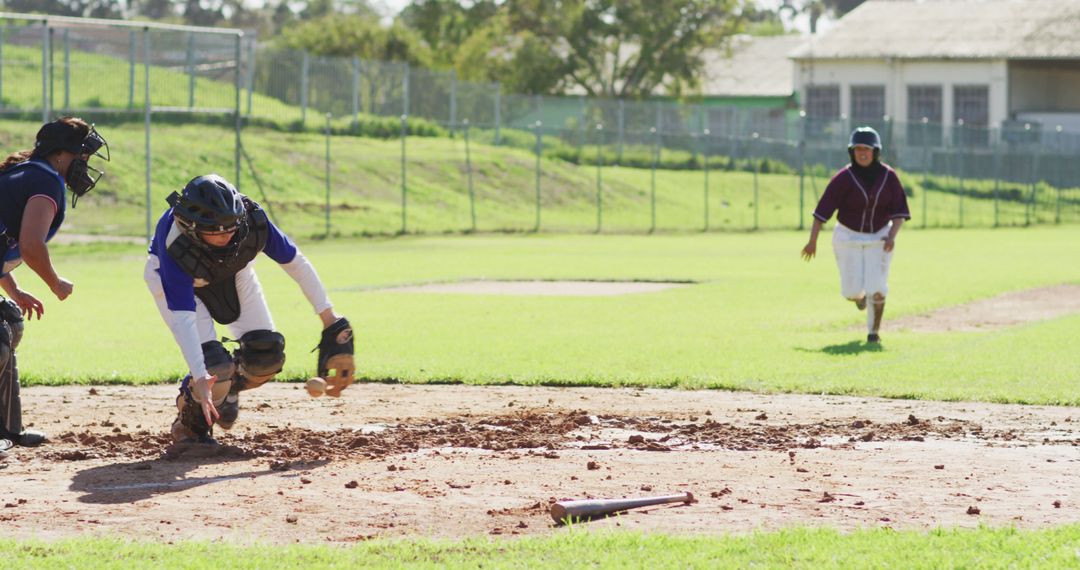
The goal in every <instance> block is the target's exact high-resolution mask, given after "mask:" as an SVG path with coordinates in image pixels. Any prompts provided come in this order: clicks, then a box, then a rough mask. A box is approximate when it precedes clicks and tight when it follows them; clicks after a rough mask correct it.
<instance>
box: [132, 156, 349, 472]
mask: <svg viewBox="0 0 1080 570" xmlns="http://www.w3.org/2000/svg"><path fill="white" fill-rule="evenodd" d="M168 202H169V205H170V208H169V209H167V210H166V211H165V213H164V214H163V215H162V216H161V219H160V220H159V221H158V224H157V229H156V232H155V234H154V238H153V240H152V241H151V243H150V252H149V253H150V255H149V256H148V257H147V261H146V269H145V272H144V278H145V280H146V284H147V286H148V287H149V288H150V292H151V293H152V294H153V296H154V301H155V302H156V303H157V307H158V310H159V311H160V312H161V316H162V318H164V319H165V323H166V324H167V325H168V326H169V329H170V330H171V331H172V333H173V338H174V339H175V340H176V343H177V344H178V345H179V346H180V351H181V352H182V353H183V355H184V360H185V361H186V362H187V365H188V370H189V374H188V376H187V377H186V378H184V379H183V381H182V382H181V385H180V395H179V396H178V397H177V398H176V407H177V417H176V420H175V421H174V422H173V425H172V437H173V441H174V444H176V446H181V447H183V446H190V444H194V445H206V446H216V445H217V441H215V440H214V438H213V426H214V424H215V423H216V424H217V425H218V426H220V427H221V428H222V429H225V430H227V429H230V428H231V427H232V426H233V423H234V422H235V421H236V419H237V416H238V415H239V412H240V396H239V393H240V392H241V391H243V390H250V389H252V388H258V387H259V386H262V385H263V384H264V383H266V382H268V381H269V380H270V379H272V378H273V377H274V376H275V375H276V374H277V373H278V372H281V369H282V366H283V365H284V364H285V337H284V336H283V335H282V334H281V333H279V332H277V331H276V330H274V322H273V320H272V319H271V317H270V310H269V308H268V307H267V305H266V298H265V297H264V296H263V292H262V286H261V285H260V284H259V280H258V277H256V275H255V270H254V261H255V258H256V257H257V256H258V254H259V253H265V254H266V255H267V256H268V257H269V258H270V259H272V260H274V261H275V262H277V263H278V264H279V265H280V266H281V267H282V269H284V270H285V272H286V273H287V274H288V275H289V276H290V277H292V278H293V280H295V281H296V282H297V284H299V285H300V289H301V290H302V291H303V293H304V296H305V297H307V300H308V302H310V303H311V305H312V307H313V308H314V310H315V313H316V314H318V315H319V319H320V320H321V321H322V325H323V332H322V338H321V340H320V342H319V346H318V350H319V356H318V362H317V367H318V373H319V375H320V376H323V377H325V379H326V381H327V384H328V385H329V388H328V389H327V391H326V393H327V394H329V395H331V396H340V395H341V391H342V390H343V389H345V388H346V387H348V386H349V385H350V384H351V383H352V382H353V379H354V377H355V376H354V374H355V367H354V365H353V338H352V327H351V326H350V325H349V321H348V320H346V319H345V318H344V317H342V316H340V315H338V314H337V313H335V312H334V310H333V305H332V304H331V303H330V299H329V298H328V297H327V295H326V290H325V289H324V288H323V285H322V282H321V281H320V279H319V276H318V274H317V273H316V272H315V268H314V267H312V265H311V263H309V262H308V260H307V258H306V257H304V254H302V253H301V252H300V250H299V249H298V248H297V247H296V245H295V244H294V243H293V242H292V240H290V239H289V237H288V236H287V235H285V234H284V233H282V232H281V230H279V229H278V228H277V226H275V225H274V223H273V222H271V221H270V219H269V218H268V217H267V215H266V213H265V212H264V211H263V209H262V208H260V207H259V205H258V204H257V203H255V202H254V201H252V200H251V199H249V198H248V197H247V196H244V195H243V194H240V193H239V192H238V191H237V190H236V188H235V187H233V185H232V184H230V183H229V182H228V181H227V180H225V179H224V178H222V177H220V176H218V175H216V174H208V175H205V176H199V177H196V178H194V179H192V180H191V181H190V182H188V184H187V186H185V187H184V189H183V191H182V192H181V193H176V192H174V193H173V194H172V195H170V196H169V197H168ZM214 323H219V324H222V325H226V327H227V328H228V330H229V333H230V334H231V335H232V336H233V337H234V338H235V339H237V340H236V341H230V342H236V343H237V344H238V345H239V347H238V348H237V349H236V350H235V351H233V352H231V353H230V352H229V351H228V350H227V349H226V348H225V345H224V344H222V342H221V341H219V340H218V337H217V333H216V331H215V324H214ZM222 340H225V341H228V339H225V338H222ZM174 447H175V446H174ZM180 453H183V451H182V450H181V451H180Z"/></svg>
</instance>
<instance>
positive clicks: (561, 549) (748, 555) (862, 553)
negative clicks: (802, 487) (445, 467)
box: [0, 525, 1080, 570]
mask: <svg viewBox="0 0 1080 570" xmlns="http://www.w3.org/2000/svg"><path fill="white" fill-rule="evenodd" d="M1078 548H1080V527H1077V526H1075V525H1070V526H1064V527H1059V528H1055V529H1048V530H1037V531H1028V530H1016V529H1008V528H1004V529H991V528H979V529H974V530H959V529H955V530H933V531H930V532H919V531H904V532H897V531H893V530H890V529H869V530H862V531H856V532H852V533H847V534H844V533H840V532H837V531H834V530H829V529H791V530H784V531H779V532H768V533H766V532H758V533H754V534H751V535H746V536H725V537H676V536H668V535H662V534H659V535H658V534H648V535H646V534H640V533H607V532H595V533H591V532H583V531H575V530H572V529H571V530H566V531H561V532H559V533H558V534H557V535H555V536H552V537H545V538H522V539H518V540H489V539H472V540H466V541H461V542H446V541H432V540H376V541H372V542H367V543H359V544H355V545H352V546H348V547H332V546H308V545H295V546H284V547H282V546H270V545H252V546H237V545H231V544H221V543H214V544H210V543H190V542H185V543H180V544H159V543H150V542H127V541H122V540H119V539H113V538H84V539H71V540H62V541H56V542H16V541H12V540H0V555H3V557H4V560H5V561H7V563H8V564H9V565H10V567H12V568H25V569H34V568H58V567H63V568H72V569H79V568H87V569H91V568H92V569H95V570H98V569H100V570H110V569H114V568H115V569H121V568H123V569H126V568H131V567H132V565H135V566H143V565H152V566H154V567H155V568H185V569H192V570H195V569H201V568H207V569H209V568H215V569H222V570H225V569H234V568H235V569H251V568H316V567H317V568H537V567H544V568H582V567H588V568H671V567H678V568H928V569H929V568H933V569H940V568H1075V567H1076V566H1077V565H1078V564H1080V554H1078V550H1077V549H1078Z"/></svg>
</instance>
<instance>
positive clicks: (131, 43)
mask: <svg viewBox="0 0 1080 570" xmlns="http://www.w3.org/2000/svg"><path fill="white" fill-rule="evenodd" d="M136 41H137V40H136V39H135V30H131V31H130V32H128V109H129V110H132V109H134V108H135V59H136V56H135V49H136V48H135V43H136Z"/></svg>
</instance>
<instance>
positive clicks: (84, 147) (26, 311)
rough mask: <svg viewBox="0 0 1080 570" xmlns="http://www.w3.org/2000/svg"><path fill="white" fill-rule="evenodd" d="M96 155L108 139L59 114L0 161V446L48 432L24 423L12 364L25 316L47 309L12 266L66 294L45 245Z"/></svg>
mask: <svg viewBox="0 0 1080 570" xmlns="http://www.w3.org/2000/svg"><path fill="white" fill-rule="evenodd" d="M95 156H96V157H98V158H101V159H103V160H109V147H108V145H107V144H106V142H105V139H104V138H102V137H101V135H100V134H98V132H97V131H96V130H95V129H94V127H93V125H91V124H89V123H87V122H86V121H83V120H82V119H78V118H75V117H63V118H61V119H57V120H55V121H53V122H51V123H46V124H45V125H43V126H42V127H41V129H40V130H38V133H37V140H36V141H35V143H34V148H32V149H29V150H23V151H19V152H15V153H13V154H11V155H9V156H8V157H7V158H6V159H5V160H4V161H3V163H0V252H2V255H0V260H2V267H0V288H2V289H3V290H4V293H6V294H7V297H8V298H6V299H2V300H0V438H3V439H4V440H8V441H2V440H0V449H3V448H4V447H9V446H10V445H11V443H15V444H18V445H24V446H32V445H38V444H40V443H41V442H43V441H45V434H43V433H41V432H38V431H34V430H27V429H24V428H23V424H22V401H21V399H20V398H19V371H18V367H17V365H16V362H15V348H16V347H17V346H18V344H19V340H21V338H22V331H23V316H26V317H28V318H30V317H33V316H34V315H36V316H37V318H39V319H40V318H41V315H42V314H43V313H44V311H45V306H44V304H43V303H42V302H41V300H39V299H38V298H37V297H35V296H34V295H33V294H32V293H29V292H27V291H25V290H23V289H22V288H20V287H19V285H18V283H16V282H15V277H14V276H13V275H12V273H11V271H12V270H13V269H15V268H16V267H18V266H19V265H20V264H22V262H24V261H25V262H26V265H27V266H28V267H29V268H30V269H32V270H33V271H34V273H36V274H37V275H38V277H40V278H41V280H42V281H44V282H45V284H46V285H48V287H49V290H50V291H52V293H53V294H54V295H56V298H57V299H59V300H61V301H63V300H64V299H66V298H67V297H68V296H69V295H71V292H72V288H73V284H72V282H71V281H68V280H67V279H64V278H63V277H60V275H58V274H57V272H56V269H55V268H54V267H53V264H52V260H51V259H50V258H49V248H48V247H47V246H46V245H45V244H46V242H48V241H49V240H50V239H52V237H53V236H54V235H56V232H57V230H59V229H60V226H61V225H62V224H63V223H64V214H65V211H66V209H67V194H68V191H69V190H70V192H71V205H72V207H74V206H75V203H76V201H77V200H78V199H79V197H80V196H84V195H85V194H86V193H87V192H89V191H90V190H91V189H92V188H93V187H94V185H95V184H97V181H98V179H100V178H101V175H102V174H103V173H102V172H101V171H99V170H97V169H95V168H92V167H90V165H89V160H90V159H91V158H92V157H95Z"/></svg>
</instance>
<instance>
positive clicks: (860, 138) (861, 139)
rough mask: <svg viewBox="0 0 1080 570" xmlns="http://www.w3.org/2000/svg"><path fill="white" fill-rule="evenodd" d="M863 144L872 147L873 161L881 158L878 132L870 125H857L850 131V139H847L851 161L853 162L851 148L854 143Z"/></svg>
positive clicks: (853, 156) (853, 155)
mask: <svg viewBox="0 0 1080 570" xmlns="http://www.w3.org/2000/svg"><path fill="white" fill-rule="evenodd" d="M860 144H861V145H864V146H868V147H870V148H872V149H874V161H875V162H877V161H878V160H879V159H880V158H881V135H879V134H878V132H877V131H875V130H874V129H873V128H871V127H859V128H857V129H855V130H854V131H851V139H850V140H849V141H848V146H847V148H848V154H849V155H850V156H851V162H852V163H854V162H855V154H854V153H853V152H852V150H853V149H854V148H855V145H860Z"/></svg>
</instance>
